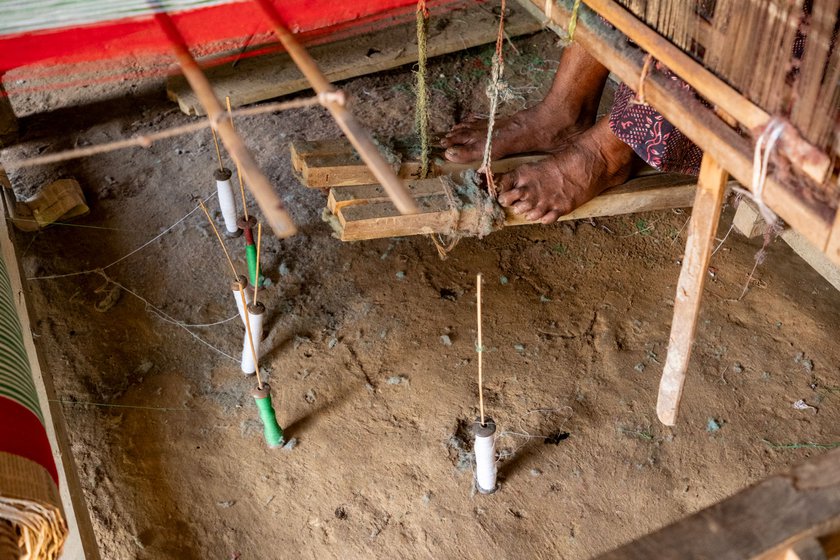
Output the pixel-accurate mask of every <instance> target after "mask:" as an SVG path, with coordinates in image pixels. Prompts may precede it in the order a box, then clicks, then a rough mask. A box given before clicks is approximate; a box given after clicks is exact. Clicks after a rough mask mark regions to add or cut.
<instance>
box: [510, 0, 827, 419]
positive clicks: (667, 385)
mask: <svg viewBox="0 0 840 560" xmlns="http://www.w3.org/2000/svg"><path fill="white" fill-rule="evenodd" d="M518 2H519V3H520V4H521V5H522V6H523V7H524V8H525V9H527V10H528V11H529V12H531V13H532V15H534V16H535V17H537V18H538V19H540V20H542V21H545V22H546V25H547V27H548V28H550V29H551V30H553V31H554V32H556V33H557V34H558V35H561V36H567V33H566V31H565V30H566V28H567V27H568V23H569V21H570V18H571V14H572V0H556V2H555V0H547V2H543V1H542V0H518ZM586 4H588V6H587V5H584V4H581V5H580V8H579V10H578V14H577V28H576V31H575V35H574V40H575V41H576V42H578V43H579V44H580V45H581V46H582V47H583V48H584V49H586V50H587V52H589V53H590V54H591V55H592V56H593V57H595V58H596V59H597V60H598V61H599V62H600V63H601V64H603V65H604V66H606V67H607V68H608V69H609V70H610V71H611V72H613V73H614V74H615V75H617V76H618V77H619V78H620V79H621V80H622V81H624V82H625V83H627V84H630V85H631V86H632V87H637V86H638V84H639V82H640V80H641V76H642V72H643V67H644V63H645V52H644V51H647V52H648V53H650V55H652V56H653V57H654V58H655V59H656V60H659V61H661V62H662V63H663V64H664V65H665V66H667V67H668V68H669V69H670V70H671V71H672V72H673V73H674V74H676V75H677V76H678V77H680V78H681V79H683V80H684V81H685V82H687V83H688V84H689V85H691V86H692V87H694V88H695V89H696V91H697V92H698V93H699V94H700V95H702V96H703V97H704V98H705V99H707V100H708V101H709V102H710V103H712V104H713V105H715V106H716V107H717V108H719V109H720V110H721V111H720V112H721V113H722V114H723V115H724V116H723V117H721V116H718V115H717V114H716V113H715V111H714V110H712V109H710V108H708V107H707V106H705V105H703V104H702V103H701V102H700V101H698V100H697V99H696V98H695V97H694V95H693V94H691V93H690V92H687V91H685V90H683V89H681V88H680V87H679V86H678V84H677V83H676V82H675V81H674V80H672V79H670V78H669V77H667V76H666V75H665V74H663V73H662V72H661V71H657V70H656V69H655V68H651V69H650V72H649V73H648V74H647V76H646V78H645V80H644V93H645V100H646V102H647V103H648V104H650V105H651V106H652V107H653V108H655V109H656V110H657V111H659V112H660V113H661V114H662V115H663V116H664V117H665V118H666V119H668V120H669V121H670V122H671V123H673V124H674V125H675V126H676V127H677V128H679V129H680V131H682V132H683V134H685V135H686V136H687V137H688V138H689V139H691V140H692V141H693V142H694V143H695V144H697V145H698V146H699V147H700V148H701V149H703V151H704V156H703V162H702V165H701V169H700V177H699V180H698V188H697V194H696V197H695V201H694V211H693V212H692V216H691V224H690V226H689V234H688V241H687V242H686V254H685V259H684V261H683V265H682V270H681V272H680V278H679V281H678V284H677V294H676V298H675V302H674V319H673V322H672V325H671V336H670V339H669V343H668V357H667V360H666V363H665V367H664V371H663V374H662V380H661V382H660V387H659V395H658V399H657V415H658V416H659V419H660V421H661V422H662V423H663V424H666V425H669V426H673V425H674V424H675V423H676V417H677V413H678V410H679V403H680V399H681V396H682V390H683V386H684V383H685V376H686V370H687V367H688V359H689V356H690V354H691V346H692V344H693V342H694V331H695V328H696V325H697V318H698V315H699V311H700V299H701V295H702V291H703V284H704V282H705V278H706V269H707V267H708V264H709V259H710V258H711V247H712V244H713V243H714V238H715V232H716V231H717V225H718V220H719V218H720V211H721V204H722V202H723V195H724V191H725V185H726V181H727V178H728V177H729V175H731V176H732V177H733V178H734V179H736V180H738V181H739V182H740V183H741V184H743V185H749V184H750V183H751V179H752V173H753V163H752V161H753V148H752V145H751V143H750V142H749V140H748V139H746V138H744V137H743V136H741V135H740V134H738V133H737V132H736V131H735V130H733V129H732V128H731V127H730V125H729V124H727V122H726V120H724V118H727V120H729V117H730V116H731V119H733V120H734V121H736V122H738V123H741V124H743V125H745V127H746V128H747V129H754V128H756V127H758V126H763V125H765V124H766V123H767V121H768V120H769V119H770V116H769V115H767V114H766V113H765V112H764V111H763V110H762V109H761V108H759V107H757V106H756V105H754V104H753V103H751V102H750V101H749V100H748V99H746V98H745V97H743V96H741V95H740V94H739V93H738V92H736V91H735V90H734V89H732V88H731V87H729V86H728V85H727V84H726V83H725V82H723V81H722V80H720V79H719V78H718V77H717V76H715V75H714V74H712V73H711V72H709V71H708V70H706V69H705V68H704V67H703V66H702V65H701V64H700V63H698V62H696V61H695V60H694V59H692V58H691V57H690V56H688V55H687V54H685V53H684V52H682V51H681V50H680V49H678V48H677V47H676V46H674V45H673V44H672V43H671V42H669V41H668V40H667V39H665V38H664V37H662V36H660V35H659V34H658V33H656V31H654V30H652V29H650V28H649V27H647V25H645V24H644V23H643V22H641V21H639V20H638V19H636V17H635V16H634V15H632V14H631V13H630V12H629V11H627V10H626V9H625V8H623V7H622V6H620V5H619V4H618V3H617V2H615V0H586ZM599 16H601V17H603V18H604V19H606V20H607V21H609V22H610V23H611V24H612V25H613V26H615V28H616V29H612V28H611V27H610V26H609V25H607V24H605V23H604V21H603V20H601V19H600V17H599ZM627 39H630V40H632V41H633V42H635V43H636V44H637V45H638V46H639V47H640V48H636V47H633V46H630V45H629V44H628V41H627ZM642 49H644V51H643V50H642ZM654 66H655V65H654ZM763 198H764V202H765V203H766V204H767V205H768V206H769V207H770V208H772V209H773V210H774V211H775V212H776V213H777V214H778V215H779V216H780V217H781V218H782V219H783V220H785V221H786V222H787V223H788V224H790V226H791V227H792V228H793V229H794V230H796V231H797V232H799V233H800V234H801V235H802V236H803V237H804V238H805V239H807V240H808V241H809V242H811V243H812V244H813V245H814V246H816V247H817V248H818V249H819V250H821V251H823V252H825V253H826V255H827V256H828V257H829V258H830V259H831V260H832V261H834V262H835V263H840V214H837V215H836V216H834V217H828V216H825V215H824V214H823V213H822V212H820V211H819V209H817V208H814V207H811V206H808V205H807V204H806V203H805V202H804V201H803V200H801V199H799V198H798V197H797V196H796V194H795V193H794V192H792V191H791V190H790V189H788V188H786V187H785V186H784V185H783V184H781V183H780V182H779V181H778V180H776V179H775V178H773V177H772V176H768V178H767V183H766V186H765V188H764V196H763Z"/></svg>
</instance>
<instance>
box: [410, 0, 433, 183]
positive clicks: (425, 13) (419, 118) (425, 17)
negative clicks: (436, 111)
mask: <svg viewBox="0 0 840 560" xmlns="http://www.w3.org/2000/svg"><path fill="white" fill-rule="evenodd" d="M428 30H429V10H428V8H426V0H417V78H416V85H415V89H416V95H417V102H416V104H415V106H414V125H415V128H416V129H417V135H418V136H419V138H420V178H421V179H425V178H426V177H427V176H428V174H429V89H428V87H427V85H426V73H427V67H426V59H427V41H426V39H427V37H428Z"/></svg>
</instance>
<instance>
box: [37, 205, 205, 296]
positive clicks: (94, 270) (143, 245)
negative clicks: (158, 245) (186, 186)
mask: <svg viewBox="0 0 840 560" xmlns="http://www.w3.org/2000/svg"><path fill="white" fill-rule="evenodd" d="M214 196H216V193H215V192H213V193H212V194H211V195H210V196H208V197H207V198H205V199H204V200H203V201H202V202H207V201H208V200H210V199H211V198H213V197H214ZM199 208H201V207H200V206H196V207H195V208H193V209H192V210H190V211H189V212H187V214H186V215H185V216H183V217H182V218H180V219H179V220H178V221H177V222H175V223H174V224H172V225H171V226H169V227H168V228H166V229H165V230H163V231H162V232H160V233H159V234H157V235H156V236H154V237H153V238H151V239H150V240H148V241H147V242H145V243H143V244H142V245H141V246H139V247H137V248H136V249H134V250H133V251H131V252H130V253H129V254H127V255H125V256H122V257H120V258H118V259H117V260H115V261H114V262H112V263H111V264H108V265H105V266H101V267H98V268H91V269H89V270H80V271H79V272H68V273H67V274H50V275H48V276H30V277H28V278H27V280H52V279H55V278H69V277H70V276H81V275H83V274H93V273H98V272H100V271H103V270H107V269H109V268H111V267H112V266H114V265H116V264H118V263H121V262H122V261H124V260H125V259H127V258H129V257H130V256H132V255H134V254H136V253H138V252H140V251H142V250H143V249H145V248H146V247H148V246H149V245H151V244H152V243H154V242H155V241H157V240H158V239H160V238H161V237H163V236H164V235H166V234H167V233H169V232H170V231H172V230H173V229H175V227H176V226H177V225H178V224H180V223H181V222H183V221H184V220H186V219H187V218H189V217H190V216H192V215H193V214H194V213H195V212H196V211H197V210H198V209H199Z"/></svg>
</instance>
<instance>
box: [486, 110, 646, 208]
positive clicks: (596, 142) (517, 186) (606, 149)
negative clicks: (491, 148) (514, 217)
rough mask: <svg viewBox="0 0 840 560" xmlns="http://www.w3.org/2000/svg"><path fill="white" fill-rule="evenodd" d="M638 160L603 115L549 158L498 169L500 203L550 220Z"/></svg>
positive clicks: (619, 178)
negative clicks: (509, 170)
mask: <svg viewBox="0 0 840 560" xmlns="http://www.w3.org/2000/svg"><path fill="white" fill-rule="evenodd" d="M637 161H639V160H638V158H637V156H636V155H635V154H634V153H633V150H632V149H631V148H630V147H629V146H628V145H627V144H625V143H624V142H622V141H621V140H619V139H618V138H616V137H615V135H614V134H613V133H612V131H611V130H610V127H609V122H608V120H607V119H601V120H600V121H599V122H598V123H597V124H596V125H595V126H593V127H592V128H590V129H589V130H587V131H586V132H584V133H583V134H581V135H579V136H578V137H577V138H576V139H575V142H574V143H570V144H569V145H568V147H566V148H565V149H563V150H561V151H559V152H557V153H556V154H554V155H552V156H550V157H548V158H547V159H545V160H543V161H540V162H538V163H534V164H525V165H522V166H520V167H518V168H516V169H515V170H513V171H511V172H510V173H505V174H504V175H499V177H498V178H497V179H496V185H497V186H498V188H499V191H500V194H499V203H500V204H501V205H502V206H504V207H509V208H512V209H513V211H514V212H515V213H517V214H519V215H521V216H524V217H525V219H527V220H530V221H534V222H536V221H540V222H542V223H544V224H550V223H552V222H556V221H557V219H558V218H559V217H560V216H564V215H566V214H568V213H569V212H571V211H572V210H575V209H576V208H578V207H580V206H581V205H582V204H584V203H585V202H588V201H590V200H592V199H593V198H595V197H596V196H598V195H599V194H600V193H601V192H602V191H604V190H606V189H608V188H610V187H614V186H616V185H620V184H621V183H623V182H624V181H626V180H627V179H628V178H629V177H630V174H631V173H632V171H633V167H634V165H635V164H636V163H637Z"/></svg>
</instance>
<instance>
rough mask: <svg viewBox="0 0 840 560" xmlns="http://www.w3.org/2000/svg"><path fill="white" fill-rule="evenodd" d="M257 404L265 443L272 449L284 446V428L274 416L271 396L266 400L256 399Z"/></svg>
mask: <svg viewBox="0 0 840 560" xmlns="http://www.w3.org/2000/svg"><path fill="white" fill-rule="evenodd" d="M254 400H255V401H256V402H257V408H258V409H259V410H260V420H262V423H263V428H264V433H265V442H266V443H267V444H268V446H269V447H271V448H272V449H273V448H275V447H279V446H281V445H283V428H281V427H280V424H278V423H277V416H276V415H275V414H274V406H272V404H271V395H268V396H267V397H265V398H259V397H256V396H255V397H254Z"/></svg>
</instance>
